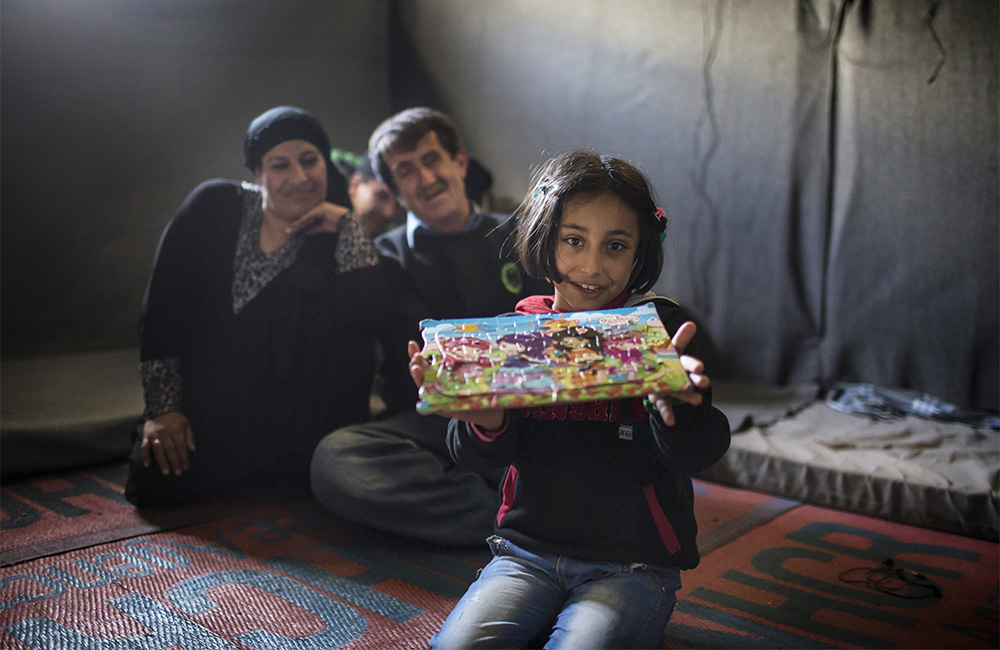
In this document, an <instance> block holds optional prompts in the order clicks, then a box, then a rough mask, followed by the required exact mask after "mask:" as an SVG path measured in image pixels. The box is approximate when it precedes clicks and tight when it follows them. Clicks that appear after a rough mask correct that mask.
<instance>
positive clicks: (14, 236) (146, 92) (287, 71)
mask: <svg viewBox="0 0 1000 650" xmlns="http://www.w3.org/2000/svg"><path fill="white" fill-rule="evenodd" d="M387 6H388V4H387V1H386V0H336V2H316V1H314V0H282V1H281V2H272V1H271V0H156V1H154V2H133V1H132V0H87V1H86V2H58V1H56V0H3V21H2V23H0V32H2V33H0V48H2V49H0V66H2V68H0V78H2V84H3V92H2V98H0V102H2V104H0V112H2V115H3V121H2V143H3V152H2V154H3V155H2V186H3V204H2V237H0V242H2V254H0V258H2V264H3V267H2V273H0V277H2V289H0V295H2V309H0V312H2V318H3V323H2V333H3V350H2V354H3V358H4V360H11V359H16V358H27V357H40V356H50V355H59V354H66V353H76V352H88V351H100V350H112V349H117V348H129V347H134V346H136V345H137V344H138V336H137V327H136V324H137V319H138V314H139V305H140V301H141V300H142V294H143V291H144V289H145V284H146V279H147V277H148V274H149V268H150V263H151V261H152V259H153V251H154V249H155V247H156V243H157V241H158V240H159V237H160V234H161V232H162V231H163V227H164V226H165V225H166V223H167V220H169V219H170V217H171V216H172V215H173V213H174V211H176V210H177V207H178V206H179V205H180V204H181V201H183V200H184V197H185V196H186V195H187V194H188V192H190V191H191V190H192V189H194V187H195V185H197V184H198V183H200V182H201V181H204V180H207V179H209V178H213V177H228V178H235V179H244V180H252V176H251V175H250V173H249V172H248V171H247V170H246V169H244V168H243V166H242V142H243V134H244V132H245V131H246V128H247V126H248V125H249V124H250V121H251V120H252V119H253V118H254V117H255V116H256V115H258V114H260V113H261V112H263V111H264V110H267V109H268V108H271V107H272V106H276V105H279V104H294V105H298V106H301V107H303V108H305V109H308V110H310V111H313V112H314V113H316V114H317V115H318V116H319V118H320V119H321V120H322V122H323V124H324V126H325V127H326V129H327V131H328V132H329V135H330V139H331V141H332V142H333V143H334V146H338V147H342V148H345V149H351V150H355V151H356V150H360V149H362V148H363V147H365V146H366V145H367V140H368V134H369V133H371V131H372V129H374V128H375V126H376V125H377V124H378V123H379V121H381V120H382V119H383V118H384V117H385V115H386V114H387V113H388V111H389V92H388V91H389V85H388V76H387V62H386V60H387V54H386V52H387V45H386V23H387Z"/></svg>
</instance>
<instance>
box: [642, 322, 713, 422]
mask: <svg viewBox="0 0 1000 650" xmlns="http://www.w3.org/2000/svg"><path fill="white" fill-rule="evenodd" d="M697 331H698V328H697V326H696V325H695V324H694V323H692V322H691V321H687V322H686V323H684V324H683V325H681V326H680V327H679V328H678V329H677V332H676V333H675V334H674V338H673V344H674V347H675V348H676V349H677V354H679V355H680V360H681V366H683V368H684V370H685V371H686V372H687V373H688V379H689V380H690V382H691V386H692V387H691V388H689V389H687V390H671V391H666V392H664V393H659V394H653V393H650V394H649V395H646V399H647V400H648V401H649V403H650V404H652V405H653V406H654V407H656V410H657V411H659V412H660V417H661V418H663V423H664V424H666V425H667V426H668V427H670V426H673V425H674V423H675V422H676V419H675V418H674V407H673V401H674V400H675V399H677V400H680V401H682V402H684V403H685V404H691V405H692V406H697V405H699V404H701V401H702V396H701V393H699V392H698V390H696V389H705V388H708V387H709V386H710V385H711V380H709V378H708V375H706V374H705V364H704V363H702V362H701V360H700V359H697V358H695V357H692V356H689V355H686V354H684V348H686V347H687V345H688V343H690V342H691V339H693V338H694V334H695V332H697Z"/></svg>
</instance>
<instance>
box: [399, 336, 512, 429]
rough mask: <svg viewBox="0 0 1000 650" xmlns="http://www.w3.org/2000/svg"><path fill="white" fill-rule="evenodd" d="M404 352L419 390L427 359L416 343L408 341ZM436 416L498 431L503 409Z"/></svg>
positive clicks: (445, 412)
mask: <svg viewBox="0 0 1000 650" xmlns="http://www.w3.org/2000/svg"><path fill="white" fill-rule="evenodd" d="M406 352H407V354H409V355H410V378H411V379H413V383H414V384H416V385H417V388H420V387H421V386H423V385H424V374H425V373H426V372H427V368H429V367H430V364H428V363H427V359H425V358H424V355H423V353H422V352H421V350H420V344H419V343H417V342H416V341H410V342H409V343H407V344H406ZM437 414H438V415H440V416H442V417H446V418H454V419H456V420H462V421H464V422H468V423H470V424H474V425H476V426H477V427H479V428H480V429H485V430H486V431H499V430H500V429H502V428H503V424H504V410H503V409H477V410H475V411H439V412H438V413H437Z"/></svg>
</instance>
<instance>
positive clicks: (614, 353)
mask: <svg viewBox="0 0 1000 650" xmlns="http://www.w3.org/2000/svg"><path fill="white" fill-rule="evenodd" d="M603 343H604V354H606V355H608V356H609V357H614V358H615V359H618V360H619V361H621V362H622V365H623V366H626V365H635V364H637V363H639V362H640V361H642V348H640V344H641V343H642V335H641V334H639V332H637V331H635V330H626V331H624V332H616V333H614V334H609V335H607V336H605V337H604V340H603Z"/></svg>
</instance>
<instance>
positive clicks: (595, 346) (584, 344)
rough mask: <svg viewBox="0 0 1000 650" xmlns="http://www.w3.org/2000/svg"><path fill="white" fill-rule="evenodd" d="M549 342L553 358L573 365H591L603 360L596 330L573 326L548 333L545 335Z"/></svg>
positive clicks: (599, 339) (599, 338)
mask: <svg viewBox="0 0 1000 650" xmlns="http://www.w3.org/2000/svg"><path fill="white" fill-rule="evenodd" d="M545 336H546V338H547V339H548V340H549V341H551V343H552V348H553V357H554V358H555V359H556V360H558V361H560V362H562V363H569V364H573V365H584V364H589V363H593V362H594V361H598V360H600V359H601V358H603V356H604V355H603V353H602V352H601V337H600V335H599V334H598V333H597V330H595V329H592V328H590V327H585V326H583V325H574V326H572V327H567V328H564V329H560V330H556V331H552V332H549V333H548V334H546V335H545Z"/></svg>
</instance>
